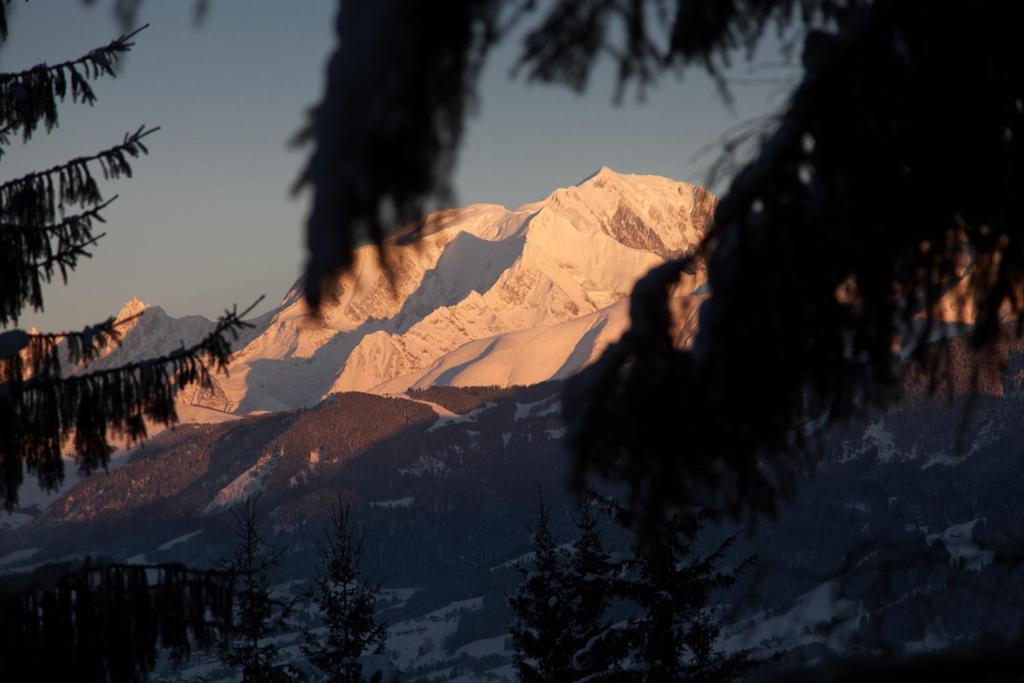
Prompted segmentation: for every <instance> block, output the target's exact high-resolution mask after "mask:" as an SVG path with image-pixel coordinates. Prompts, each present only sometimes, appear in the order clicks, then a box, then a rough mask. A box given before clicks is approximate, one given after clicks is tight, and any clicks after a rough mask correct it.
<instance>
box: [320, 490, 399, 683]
mask: <svg viewBox="0 0 1024 683" xmlns="http://www.w3.org/2000/svg"><path fill="white" fill-rule="evenodd" d="M350 512H351V510H350V508H349V507H348V506H347V505H344V506H343V505H342V504H341V502H340V501H339V502H338V503H337V505H336V506H335V507H334V509H333V510H332V511H331V527H330V529H329V530H328V531H327V533H326V534H325V538H324V539H323V542H322V543H320V544H319V545H318V546H317V555H318V557H319V558H320V562H321V571H320V574H319V575H318V576H317V580H316V584H315V587H314V589H313V590H312V591H311V593H310V595H309V597H310V598H311V599H312V600H313V601H314V602H315V603H316V604H317V606H318V607H319V608H320V611H321V612H322V613H323V621H324V626H325V632H324V634H323V635H316V634H313V633H311V632H308V631H307V632H306V633H304V634H303V636H304V640H305V642H304V644H303V646H302V652H303V654H305V655H306V657H308V658H309V661H310V663H312V664H313V666H315V667H316V668H317V669H318V670H319V671H320V673H321V674H323V677H324V678H323V680H325V681H330V682H331V683H363V680H364V672H363V664H362V662H361V661H360V658H361V657H362V656H363V655H364V654H366V653H368V652H373V653H379V652H380V651H381V649H382V648H383V645H384V638H385V636H386V634H387V626H386V625H384V624H381V623H378V622H377V620H376V617H375V612H376V606H377V598H376V593H377V591H378V590H379V589H380V586H378V585H372V584H371V583H370V582H369V580H368V579H366V578H365V577H362V576H360V574H359V561H360V558H361V557H362V554H363V534H362V533H361V532H360V533H358V534H357V533H356V531H355V530H354V529H353V528H352V526H351V516H350ZM382 678H383V674H382V673H381V672H380V671H377V672H375V673H374V674H373V677H372V678H371V680H372V681H376V682H379V681H380V680H381V679H382Z"/></svg>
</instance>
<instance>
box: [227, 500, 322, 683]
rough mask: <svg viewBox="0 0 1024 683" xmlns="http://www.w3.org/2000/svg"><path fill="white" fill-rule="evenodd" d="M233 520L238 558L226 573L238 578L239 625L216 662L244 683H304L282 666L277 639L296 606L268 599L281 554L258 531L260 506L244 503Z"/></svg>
mask: <svg viewBox="0 0 1024 683" xmlns="http://www.w3.org/2000/svg"><path fill="white" fill-rule="evenodd" d="M233 514H234V516H235V537H236V545H235V553H234V557H233V558H232V559H231V560H230V561H228V562H227V563H225V565H224V570H225V571H227V572H228V573H230V574H231V575H233V576H236V577H237V581H238V585H237V594H236V595H235V603H236V608H235V615H236V617H237V618H236V620H235V622H234V623H233V626H232V628H231V629H230V630H229V631H228V632H227V633H226V637H225V638H223V639H222V640H221V641H220V643H219V644H218V650H217V656H218V658H219V659H220V661H221V662H222V663H223V664H224V665H226V666H227V667H228V668H229V669H232V670H233V671H235V672H237V673H239V674H241V677H242V678H241V680H242V681H243V682H244V683H288V682H291V681H300V680H303V679H304V678H305V677H304V675H303V673H302V672H301V671H299V670H298V669H296V668H295V667H293V666H291V665H288V664H282V663H281V658H282V653H281V649H280V647H279V646H278V644H277V642H276V641H275V640H274V636H277V635H279V634H280V633H281V632H282V631H283V630H284V629H285V627H286V625H287V624H286V622H287V619H288V616H289V615H290V613H291V610H292V607H293V606H294V601H285V600H279V599H277V598H275V597H273V596H272V595H271V593H270V571H271V570H272V569H273V568H274V567H275V566H276V565H277V562H278V559H279V558H280V555H281V553H280V552H275V551H274V550H273V548H271V547H270V546H269V545H268V544H267V542H266V541H264V540H263V538H262V537H261V536H260V534H259V531H258V530H257V529H256V500H255V499H246V501H245V504H244V505H243V507H242V510H241V512H237V511H236V512H233Z"/></svg>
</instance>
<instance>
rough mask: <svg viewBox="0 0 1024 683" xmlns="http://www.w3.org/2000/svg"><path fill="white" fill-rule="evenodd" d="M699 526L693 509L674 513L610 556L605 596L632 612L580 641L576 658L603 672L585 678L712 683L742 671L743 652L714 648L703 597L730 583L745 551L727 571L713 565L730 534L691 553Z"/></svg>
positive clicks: (611, 505)
mask: <svg viewBox="0 0 1024 683" xmlns="http://www.w3.org/2000/svg"><path fill="white" fill-rule="evenodd" d="M605 504H606V506H607V509H608V511H609V513H610V514H611V515H612V516H613V517H614V519H615V520H616V521H618V522H619V523H622V524H624V525H625V522H626V520H627V519H628V515H627V514H626V511H625V510H624V509H623V508H622V507H621V506H619V505H618V504H617V503H615V502H614V501H611V500H606V501H605ZM624 528H626V529H629V527H628V526H624ZM700 528H701V520H700V518H699V517H698V516H695V515H691V514H683V513H675V514H673V515H671V516H669V517H668V518H667V520H666V522H665V523H664V524H662V525H660V526H659V527H658V529H657V531H656V532H655V533H654V534H653V535H648V534H645V535H644V536H643V538H639V539H635V540H634V542H633V545H632V550H631V554H630V556H629V557H627V558H625V559H623V560H622V561H620V562H617V563H613V565H612V569H611V572H610V575H609V582H608V585H609V594H610V597H611V599H614V600H617V601H621V602H623V603H626V604H628V605H630V606H631V607H632V608H633V614H632V616H630V617H629V618H628V619H627V620H625V621H624V622H622V623H617V624H614V625H612V626H606V627H604V628H603V630H602V632H601V633H599V634H598V635H596V636H595V637H594V638H593V639H592V640H591V642H589V643H588V644H587V648H586V651H585V656H584V657H582V658H583V659H585V661H587V662H588V664H589V665H590V666H591V667H594V668H595V669H596V670H597V671H600V672H603V673H599V674H596V675H595V676H593V677H592V678H591V680H595V681H616V682H620V681H654V682H661V681H714V682H716V683H717V682H720V681H732V680H735V679H736V678H737V677H738V676H739V675H741V674H743V673H746V672H747V671H749V670H750V668H751V663H750V661H749V660H748V658H747V656H746V654H745V653H742V652H741V653H735V654H729V655H726V654H724V653H721V652H719V651H717V650H716V649H715V641H716V639H717V638H718V633H719V624H718V623H717V621H716V620H715V618H714V616H713V615H712V613H711V612H710V611H709V609H708V607H709V606H708V600H709V598H710V597H711V596H712V594H713V593H714V592H715V591H717V590H720V589H723V588H727V587H729V586H731V585H732V584H733V582H734V581H735V580H736V576H737V574H738V573H739V572H741V571H743V570H744V569H745V568H746V567H747V566H748V565H749V563H750V562H752V561H753V558H750V559H748V560H746V561H744V562H743V563H741V564H740V565H739V566H738V567H736V568H735V569H733V570H732V571H722V570H720V569H718V568H717V565H718V564H719V563H720V562H721V561H722V559H723V557H724V555H725V553H726V551H727V550H728V549H729V547H730V545H731V543H732V539H729V540H727V541H726V542H724V543H723V544H721V545H720V546H719V547H718V548H717V549H716V550H715V551H714V552H712V553H710V554H708V555H706V556H701V555H697V554H696V553H695V552H694V549H693V543H694V541H695V540H696V537H697V534H698V532H699V530H700Z"/></svg>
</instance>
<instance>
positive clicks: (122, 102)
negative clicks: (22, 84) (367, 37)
mask: <svg viewBox="0 0 1024 683" xmlns="http://www.w3.org/2000/svg"><path fill="white" fill-rule="evenodd" d="M110 4H111V3H105V2H100V3H98V5H99V6H94V7H91V8H86V7H84V6H83V5H82V3H81V2H78V1H77V0H32V2H30V3H27V4H24V3H20V2H18V3H14V5H13V12H12V16H11V37H10V39H9V40H8V42H7V44H6V45H5V46H4V47H3V49H2V50H0V68H2V69H3V70H16V69H21V68H26V67H29V66H32V65H34V64H37V63H39V62H41V61H49V62H53V61H58V60H62V59H66V58H70V57H75V56H78V55H80V54H82V53H84V52H86V51H88V50H90V49H92V48H93V47H96V46H98V45H101V44H104V43H106V42H107V41H109V40H110V39H111V38H113V37H115V36H116V35H117V33H118V32H119V31H118V27H117V26H116V24H115V22H114V21H113V18H112V16H111V13H110V11H109V5H110ZM336 4H337V3H336V0H301V1H294V0H293V1H292V2H282V1H281V0H213V2H211V5H210V11H209V13H208V15H207V18H206V21H205V22H204V23H203V24H202V25H201V26H199V27H196V26H194V25H193V22H192V17H191V12H192V2H191V1H190V0H149V2H146V3H143V7H142V12H141V16H140V20H141V21H142V22H149V23H151V26H150V28H149V29H147V30H146V31H144V32H143V33H142V34H141V35H140V36H139V38H138V44H137V46H136V48H135V50H134V51H133V52H132V53H130V54H129V55H128V58H127V60H126V62H125V64H124V67H123V69H122V70H121V73H120V75H119V76H118V78H117V79H103V80H100V81H97V82H96V83H95V90H96V93H97V95H98V97H99V100H98V102H97V103H96V105H95V106H94V107H91V108H90V107H85V106H82V105H74V104H65V105H64V106H63V107H62V109H61V122H62V123H61V126H60V127H59V128H58V129H56V130H55V131H54V133H52V134H51V135H45V134H41V133H40V134H37V135H36V137H35V138H33V139H32V140H31V141H30V142H29V144H27V145H25V146H21V145H20V144H15V145H12V147H11V148H10V149H9V150H8V154H7V155H6V156H5V157H4V159H3V162H2V165H0V177H2V178H10V177H15V176H17V175H21V174H22V173H24V172H27V171H29V170H32V169H36V168H40V167H43V166H47V165H51V164H54V163H58V162H60V161H64V160H66V159H67V158H70V157H72V156H76V155H79V154H85V153H89V152H92V151H95V150H97V149H99V148H102V147H106V146H108V145H109V144H111V143H112V142H114V141H117V140H119V139H120V138H121V136H122V135H123V134H124V133H125V131H127V130H133V129H135V128H137V127H138V126H139V125H140V124H143V123H145V124H148V125H159V126H161V127H162V130H161V131H160V132H159V133H157V134H155V135H154V136H152V137H151V138H150V139H149V140H150V144H149V146H150V149H151V152H152V154H151V155H150V156H149V157H147V158H143V159H141V160H140V161H138V163H137V164H136V166H135V169H136V177H135V178H133V179H126V180H119V181H116V182H112V183H108V184H106V185H105V186H104V187H103V189H104V192H105V194H107V195H108V196H109V195H113V194H119V195H120V199H118V201H117V202H115V203H114V204H113V205H112V206H111V207H110V208H109V209H108V211H107V212H106V217H107V219H108V223H107V225H106V226H104V230H105V231H106V232H107V236H106V237H105V238H104V239H103V240H102V241H101V242H100V243H99V244H98V245H97V248H96V249H95V252H94V257H93V258H92V259H90V260H87V261H85V262H84V263H82V265H81V266H80V267H79V268H78V269H77V270H76V271H75V272H74V273H72V274H71V277H70V286H69V287H62V286H60V285H51V286H50V287H49V289H48V290H47V296H46V312H45V313H44V314H42V315H34V314H28V315H26V316H25V317H24V318H23V319H22V321H21V324H22V325H23V326H28V325H37V326H39V327H41V328H44V329H67V328H77V327H81V326H82V325H85V324H89V323H92V322H96V321H99V320H102V319H103V318H105V317H106V316H108V315H111V314H112V313H114V312H116V311H117V309H118V308H119V307H120V305H121V304H122V302H123V301H124V300H125V299H127V298H129V297H131V296H138V297H139V298H141V299H143V300H145V301H147V302H149V303H154V304H159V305H161V306H163V307H164V308H165V309H167V310H168V312H169V313H171V314H172V315H185V314H188V313H200V314H203V315H207V316H210V317H214V316H216V315H217V314H218V313H219V312H220V311H221V310H222V309H223V308H224V306H226V305H229V304H231V303H234V302H237V303H238V304H239V305H246V304H248V303H249V302H251V301H252V300H253V299H255V298H256V297H257V296H258V295H260V294H266V295H267V301H266V303H265V304H264V306H263V307H262V310H265V309H266V308H268V307H269V306H271V305H274V304H276V302H277V301H278V300H279V299H280V298H281V297H282V296H283V295H284V294H285V292H286V291H287V289H288V288H289V287H290V286H291V284H292V283H293V282H294V281H295V280H296V278H297V277H298V275H299V273H300V268H301V264H302V261H303V253H302V221H303V218H304V215H305V210H306V199H305V198H304V197H302V198H299V199H293V198H291V197H289V195H288V188H289V186H290V184H291V182H292V181H293V180H294V178H295V176H296V174H297V172H298V170H299V168H300V166H301V164H302V160H303V154H302V153H301V152H297V151H295V150H289V149H288V148H287V140H288V139H289V137H290V136H291V135H292V134H293V133H294V131H295V130H296V129H297V128H298V126H299V125H300V123H301V121H302V116H303V112H304V111H305V109H306V108H307V107H308V106H309V105H310V104H312V103H314V102H315V101H316V100H317V98H318V95H319V93H320V90H321V86H322V71H323V65H324V63H325V60H326V58H327V55H328V53H329V51H330V49H331V47H332V43H333V40H332V35H331V28H332V22H333V17H334V12H335V7H336ZM382 39H385V40H386V37H382ZM516 50H517V45H516V44H514V43H513V44H509V45H505V46H503V47H501V48H500V49H499V50H498V51H496V52H495V53H494V54H493V55H492V56H491V59H490V62H489V64H488V68H487V70H486V72H485V74H484V77H483V82H482V87H481V92H480V95H481V98H480V100H481V107H480V111H479V112H478V115H477V116H476V117H474V118H473V119H472V120H471V121H470V124H469V130H468V135H467V138H466V140H465V144H464V146H463V149H462V153H461V156H460V163H459V167H458V171H457V175H456V190H457V192H458V200H459V203H460V204H468V203H472V202H494V203H499V204H504V205H506V206H518V205H520V204H523V203H525V202H529V201H535V200H538V199H541V198H542V197H544V196H545V195H546V194H548V193H549V192H550V191H551V190H552V189H554V188H556V187H559V186H565V185H570V184H573V183H575V182H577V181H578V180H580V179H581V178H583V177H585V176H587V175H589V174H590V173H591V172H593V171H594V170H596V169H597V168H599V167H600V166H602V165H607V166H610V167H612V168H614V169H615V170H618V171H624V172H633V173H657V174H661V175H666V176H670V177H674V178H678V179H683V180H692V181H695V182H700V181H701V180H702V179H703V170H704V168H705V166H706V161H704V160H702V161H698V162H696V163H695V162H694V161H693V159H692V157H693V154H694V153H695V152H696V151H697V150H698V149H700V148H701V147H702V146H704V145H705V144H707V143H709V142H713V141H714V140H715V139H717V138H718V136H719V135H720V134H721V132H722V131H723V130H724V129H725V128H727V127H728V126H730V125H732V124H734V123H736V122H738V121H739V120H741V119H743V118H746V117H749V116H751V115H755V114H758V113H762V112H764V111H766V110H768V109H769V108H771V107H775V106H777V105H778V104H779V103H780V98H781V95H780V88H779V87H774V86H762V85H754V86H737V87H736V89H735V95H736V107H735V109H734V110H729V109H728V108H727V107H726V106H725V105H724V104H723V103H722V101H721V100H720V98H719V97H718V95H717V93H716V91H715V89H714V88H713V86H712V84H711V83H710V82H709V80H708V79H707V78H706V77H705V76H704V75H703V74H701V73H699V72H697V71H692V72H688V73H687V75H686V78H685V79H684V80H682V81H677V80H670V81H666V82H664V83H663V84H662V85H661V86H660V87H659V88H658V89H657V90H655V91H652V92H650V93H649V95H648V98H647V101H646V102H645V103H643V104H638V103H636V102H635V101H634V100H632V99H630V100H628V101H627V102H626V103H625V104H623V105H622V106H620V107H613V106H612V105H611V104H610V101H611V94H612V79H611V74H610V70H609V69H604V70H602V71H601V72H599V73H598V74H597V77H596V78H595V79H594V81H593V83H592V84H591V87H590V89H589V90H588V92H587V94H586V95H585V96H582V97H580V96H577V95H574V94H573V93H571V92H569V91H567V90H565V89H562V88H556V87H546V86H540V85H530V84H527V83H525V82H523V81H522V80H511V79H510V78H509V77H508V72H509V69H510V66H511V64H512V62H513V59H514V56H515V55H516V54H517V52H516Z"/></svg>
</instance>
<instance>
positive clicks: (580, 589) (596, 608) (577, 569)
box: [565, 492, 614, 677]
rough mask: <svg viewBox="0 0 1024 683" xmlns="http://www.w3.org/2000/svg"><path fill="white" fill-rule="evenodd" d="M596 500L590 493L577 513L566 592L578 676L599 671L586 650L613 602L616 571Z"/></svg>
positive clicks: (602, 623)
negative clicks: (610, 589)
mask: <svg viewBox="0 0 1024 683" xmlns="http://www.w3.org/2000/svg"><path fill="white" fill-rule="evenodd" d="M595 503H596V501H595V500H594V499H593V496H592V495H590V494H589V492H588V494H587V496H586V498H585V500H584V503H583V505H582V506H581V507H580V511H579V514H578V515H577V516H576V520H575V522H576V533H577V536H576V538H575V540H573V543H572V556H571V558H570V560H569V567H568V572H567V576H566V586H565V593H566V601H567V604H568V606H569V609H568V610H567V614H568V617H569V621H570V628H569V632H568V637H569V639H570V640H571V645H570V649H571V651H572V652H573V661H572V665H573V669H574V672H575V676H576V677H585V676H587V675H588V674H592V673H596V672H597V669H596V667H594V666H592V665H590V664H589V663H588V658H587V656H586V653H587V649H588V645H589V644H590V642H591V641H592V640H593V639H594V638H595V637H596V636H597V635H599V634H600V633H601V631H602V630H603V628H604V617H605V611H606V610H607V609H608V606H609V602H610V595H609V585H610V582H611V580H612V578H613V571H614V567H613V565H612V563H611V558H610V556H609V554H608V552H607V551H606V550H605V548H604V544H603V543H602V541H601V535H600V533H599V531H600V530H599V527H598V518H597V515H595V514H594V504H595ZM581 655H582V656H581Z"/></svg>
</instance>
